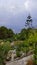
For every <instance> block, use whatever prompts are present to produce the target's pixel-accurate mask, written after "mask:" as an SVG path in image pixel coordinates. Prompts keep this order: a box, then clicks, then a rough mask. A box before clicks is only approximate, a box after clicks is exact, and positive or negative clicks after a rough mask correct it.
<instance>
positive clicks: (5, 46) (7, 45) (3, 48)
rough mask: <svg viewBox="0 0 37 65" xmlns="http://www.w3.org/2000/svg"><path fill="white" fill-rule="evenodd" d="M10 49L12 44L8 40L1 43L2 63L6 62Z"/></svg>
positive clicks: (0, 58) (0, 57)
mask: <svg viewBox="0 0 37 65" xmlns="http://www.w3.org/2000/svg"><path fill="white" fill-rule="evenodd" d="M10 49H11V45H10V43H9V42H8V41H7V42H4V43H3V44H2V43H1V44H0V65H4V64H5V60H6V57H7V53H8V51H9V50H10Z"/></svg>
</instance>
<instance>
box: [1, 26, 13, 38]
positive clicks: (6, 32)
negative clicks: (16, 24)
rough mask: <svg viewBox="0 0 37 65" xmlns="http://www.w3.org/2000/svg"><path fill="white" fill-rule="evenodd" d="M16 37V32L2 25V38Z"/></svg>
mask: <svg viewBox="0 0 37 65" xmlns="http://www.w3.org/2000/svg"><path fill="white" fill-rule="evenodd" d="M7 38H14V32H13V31H12V30H11V29H8V28H6V27H4V26H1V27H0V39H7Z"/></svg>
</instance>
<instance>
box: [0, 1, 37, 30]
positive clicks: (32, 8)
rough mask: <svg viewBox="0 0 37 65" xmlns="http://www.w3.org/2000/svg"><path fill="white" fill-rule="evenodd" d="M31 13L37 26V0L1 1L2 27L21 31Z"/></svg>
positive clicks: (0, 19) (0, 18)
mask: <svg viewBox="0 0 37 65" xmlns="http://www.w3.org/2000/svg"><path fill="white" fill-rule="evenodd" d="M29 13H30V14H31V16H32V18H33V20H34V22H35V21H36V23H35V25H37V0H36V1H35V0H0V26H1V25H4V26H7V27H10V28H12V29H14V30H15V31H19V30H20V29H21V28H23V27H24V25H25V21H26V18H27V16H28V14H29Z"/></svg>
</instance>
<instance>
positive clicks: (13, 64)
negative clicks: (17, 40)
mask: <svg viewBox="0 0 37 65" xmlns="http://www.w3.org/2000/svg"><path fill="white" fill-rule="evenodd" d="M32 57H33V55H30V56H27V57H24V58H22V59H20V60H16V61H12V60H11V61H9V62H7V63H6V65H26V63H27V60H29V59H30V58H32Z"/></svg>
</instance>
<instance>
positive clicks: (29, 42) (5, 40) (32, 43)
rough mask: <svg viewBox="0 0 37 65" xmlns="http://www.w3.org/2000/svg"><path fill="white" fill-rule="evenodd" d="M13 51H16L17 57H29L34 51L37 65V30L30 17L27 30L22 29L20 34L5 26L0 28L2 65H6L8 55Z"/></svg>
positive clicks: (0, 64) (0, 63) (0, 62)
mask: <svg viewBox="0 0 37 65" xmlns="http://www.w3.org/2000/svg"><path fill="white" fill-rule="evenodd" d="M12 41H15V42H14V46H11V44H10V42H12ZM11 49H13V50H14V49H15V50H16V55H17V57H20V56H21V55H22V53H24V55H25V53H26V56H27V54H28V52H30V51H31V50H33V52H34V62H35V63H34V64H35V65H37V29H34V28H33V27H32V18H31V16H30V15H29V16H28V17H27V20H26V28H24V29H22V30H21V32H20V33H18V34H15V33H14V32H13V30H11V29H8V28H6V27H4V26H2V27H0V65H5V60H6V57H7V54H8V52H9V50H11ZM35 59H36V61H35ZM30 62H32V61H30Z"/></svg>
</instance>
